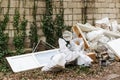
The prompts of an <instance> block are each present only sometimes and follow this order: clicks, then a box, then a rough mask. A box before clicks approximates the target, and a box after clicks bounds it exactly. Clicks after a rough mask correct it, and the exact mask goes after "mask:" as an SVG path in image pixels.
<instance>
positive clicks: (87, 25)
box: [77, 23, 96, 32]
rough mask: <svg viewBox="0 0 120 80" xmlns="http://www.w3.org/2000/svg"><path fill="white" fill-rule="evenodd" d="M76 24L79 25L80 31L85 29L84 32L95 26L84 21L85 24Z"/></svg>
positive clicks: (93, 28) (91, 29)
mask: <svg viewBox="0 0 120 80" xmlns="http://www.w3.org/2000/svg"><path fill="white" fill-rule="evenodd" d="M77 25H78V26H79V27H80V29H81V30H82V31H85V32H89V31H93V30H96V28H95V27H93V26H92V25H91V24H89V23H86V24H81V23H77Z"/></svg>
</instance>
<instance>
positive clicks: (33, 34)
mask: <svg viewBox="0 0 120 80" xmlns="http://www.w3.org/2000/svg"><path fill="white" fill-rule="evenodd" d="M36 13H37V6H36V3H35V0H34V5H33V12H32V16H33V22H32V23H31V25H30V32H29V33H30V35H29V38H30V47H31V48H33V49H34V48H35V46H36V45H37V43H38V34H37V24H36Z"/></svg>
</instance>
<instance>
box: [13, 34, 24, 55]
mask: <svg viewBox="0 0 120 80" xmlns="http://www.w3.org/2000/svg"><path fill="white" fill-rule="evenodd" d="M13 44H14V45H15V49H16V53H17V54H18V55H19V54H23V53H24V46H23V45H24V41H23V35H22V33H19V34H16V35H15V36H14V39H13Z"/></svg>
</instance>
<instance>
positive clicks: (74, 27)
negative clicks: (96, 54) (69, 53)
mask: <svg viewBox="0 0 120 80" xmlns="http://www.w3.org/2000/svg"><path fill="white" fill-rule="evenodd" d="M72 30H73V32H74V33H75V34H76V35H77V36H78V37H79V38H83V40H84V45H85V49H88V48H89V47H90V46H89V44H88V41H87V40H86V38H85V36H84V35H83V32H82V30H81V29H80V28H79V26H77V25H75V26H73V27H72Z"/></svg>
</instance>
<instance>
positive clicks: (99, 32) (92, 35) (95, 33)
mask: <svg viewBox="0 0 120 80" xmlns="http://www.w3.org/2000/svg"><path fill="white" fill-rule="evenodd" d="M103 33H104V30H97V31H91V32H89V33H88V34H87V35H86V37H87V39H88V41H92V40H94V39H96V38H98V37H99V36H101V35H102V34H103Z"/></svg>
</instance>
